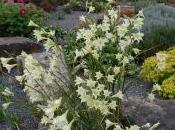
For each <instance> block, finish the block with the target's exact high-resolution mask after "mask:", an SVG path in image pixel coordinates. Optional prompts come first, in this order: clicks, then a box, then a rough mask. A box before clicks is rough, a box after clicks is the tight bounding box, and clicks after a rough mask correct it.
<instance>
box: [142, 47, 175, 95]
mask: <svg viewBox="0 0 175 130" xmlns="http://www.w3.org/2000/svg"><path fill="white" fill-rule="evenodd" d="M174 55H175V49H174V48H173V49H170V50H168V51H162V52H159V53H157V54H156V56H152V57H149V58H147V59H146V60H145V62H144V64H143V66H142V70H141V75H142V76H143V78H144V79H145V80H147V81H150V82H153V83H158V84H160V86H161V89H160V90H159V92H160V94H161V95H162V96H164V97H167V98H175V93H174V92H175V85H174V74H175V67H174V66H175V58H174Z"/></svg>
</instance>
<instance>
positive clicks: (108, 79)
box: [107, 75, 115, 83]
mask: <svg viewBox="0 0 175 130" xmlns="http://www.w3.org/2000/svg"><path fill="white" fill-rule="evenodd" d="M114 77H115V75H108V76H107V81H108V82H110V83H113V81H114Z"/></svg>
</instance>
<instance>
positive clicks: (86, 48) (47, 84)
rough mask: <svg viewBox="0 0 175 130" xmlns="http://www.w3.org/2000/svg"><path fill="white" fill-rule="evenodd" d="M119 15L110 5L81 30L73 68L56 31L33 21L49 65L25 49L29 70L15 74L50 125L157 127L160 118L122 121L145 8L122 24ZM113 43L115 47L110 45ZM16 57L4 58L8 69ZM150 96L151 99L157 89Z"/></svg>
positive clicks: (66, 129)
mask: <svg viewBox="0 0 175 130" xmlns="http://www.w3.org/2000/svg"><path fill="white" fill-rule="evenodd" d="M91 11H93V10H92V7H90V11H89V12H91ZM118 19H119V15H118V11H117V10H115V9H110V10H108V13H107V15H105V16H104V19H103V21H102V23H101V24H97V23H92V24H90V25H89V26H88V28H83V29H80V30H79V31H78V32H77V36H76V42H77V43H78V44H80V46H79V47H78V48H75V50H74V54H73V62H72V64H73V65H72V67H71V68H68V66H67V65H66V64H65V60H64V57H65V53H64V52H65V51H64V49H63V47H62V45H61V44H59V43H58V41H57V39H56V37H55V31H54V30H45V29H44V28H41V27H40V26H39V25H37V24H35V23H34V22H32V21H31V22H30V23H29V25H30V26H33V27H36V30H35V31H34V35H35V37H36V39H37V41H38V42H41V41H42V42H44V44H43V46H44V47H45V50H46V53H47V55H48V60H49V64H48V65H42V64H40V62H39V61H38V60H36V59H35V58H33V57H32V55H28V54H26V53H24V52H23V53H22V55H21V56H22V57H23V58H24V73H23V75H22V76H16V79H17V80H18V81H19V82H20V83H21V84H23V85H24V91H25V92H26V94H27V95H28V97H29V99H30V102H31V103H33V105H34V106H35V107H36V108H37V112H38V113H39V115H38V116H40V119H41V123H42V124H43V125H44V126H46V128H47V129H50V130H59V129H61V130H70V129H83V130H103V129H104V130H107V129H114V130H124V129H127V130H133V129H134V130H135V129H136V130H138V129H141V128H147V129H150V130H153V129H155V128H156V127H157V126H158V124H159V123H157V124H155V125H150V124H146V125H144V126H141V127H139V126H137V125H130V126H125V125H124V124H123V122H122V121H121V118H122V116H123V113H122V100H123V98H124V81H125V76H126V75H127V69H128V67H130V66H131V64H132V63H134V57H135V56H136V55H137V54H138V53H139V50H138V49H137V48H134V47H133V45H134V44H138V43H139V42H140V41H141V40H142V37H143V33H141V28H142V25H143V13H142V12H140V13H139V14H138V15H137V16H135V17H133V18H124V19H123V22H122V23H120V24H119V22H118ZM81 20H82V21H86V18H85V17H83V16H82V17H81ZM108 46H112V47H113V48H114V50H115V51H114V50H113V51H110V50H108ZM104 52H105V53H104ZM105 57H107V58H108V60H105ZM11 59H12V58H1V61H2V64H3V67H6V68H7V70H8V72H10V71H11V69H12V68H13V67H15V66H17V64H9V61H10V60H11ZM111 61H112V62H111ZM149 97H151V98H150V100H152V99H153V94H151V96H149ZM13 103H14V102H10V104H13ZM7 104H8V105H10V104H9V102H7Z"/></svg>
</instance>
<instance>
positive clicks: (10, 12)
mask: <svg viewBox="0 0 175 130" xmlns="http://www.w3.org/2000/svg"><path fill="white" fill-rule="evenodd" d="M46 16H47V13H45V12H44V11H43V10H42V9H40V8H38V7H36V6H34V5H32V4H26V5H25V6H24V5H21V4H5V3H0V36H29V35H30V34H31V32H32V28H31V27H28V23H29V21H30V19H32V20H33V21H35V22H36V23H38V24H40V25H41V24H43V19H44V18H45V17H46Z"/></svg>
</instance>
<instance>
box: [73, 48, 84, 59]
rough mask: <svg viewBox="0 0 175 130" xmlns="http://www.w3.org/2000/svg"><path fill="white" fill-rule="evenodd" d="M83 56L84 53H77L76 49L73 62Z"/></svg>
mask: <svg viewBox="0 0 175 130" xmlns="http://www.w3.org/2000/svg"><path fill="white" fill-rule="evenodd" d="M83 56H84V53H83V52H82V51H79V50H78V49H76V50H75V59H74V61H76V60H77V58H79V57H83Z"/></svg>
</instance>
